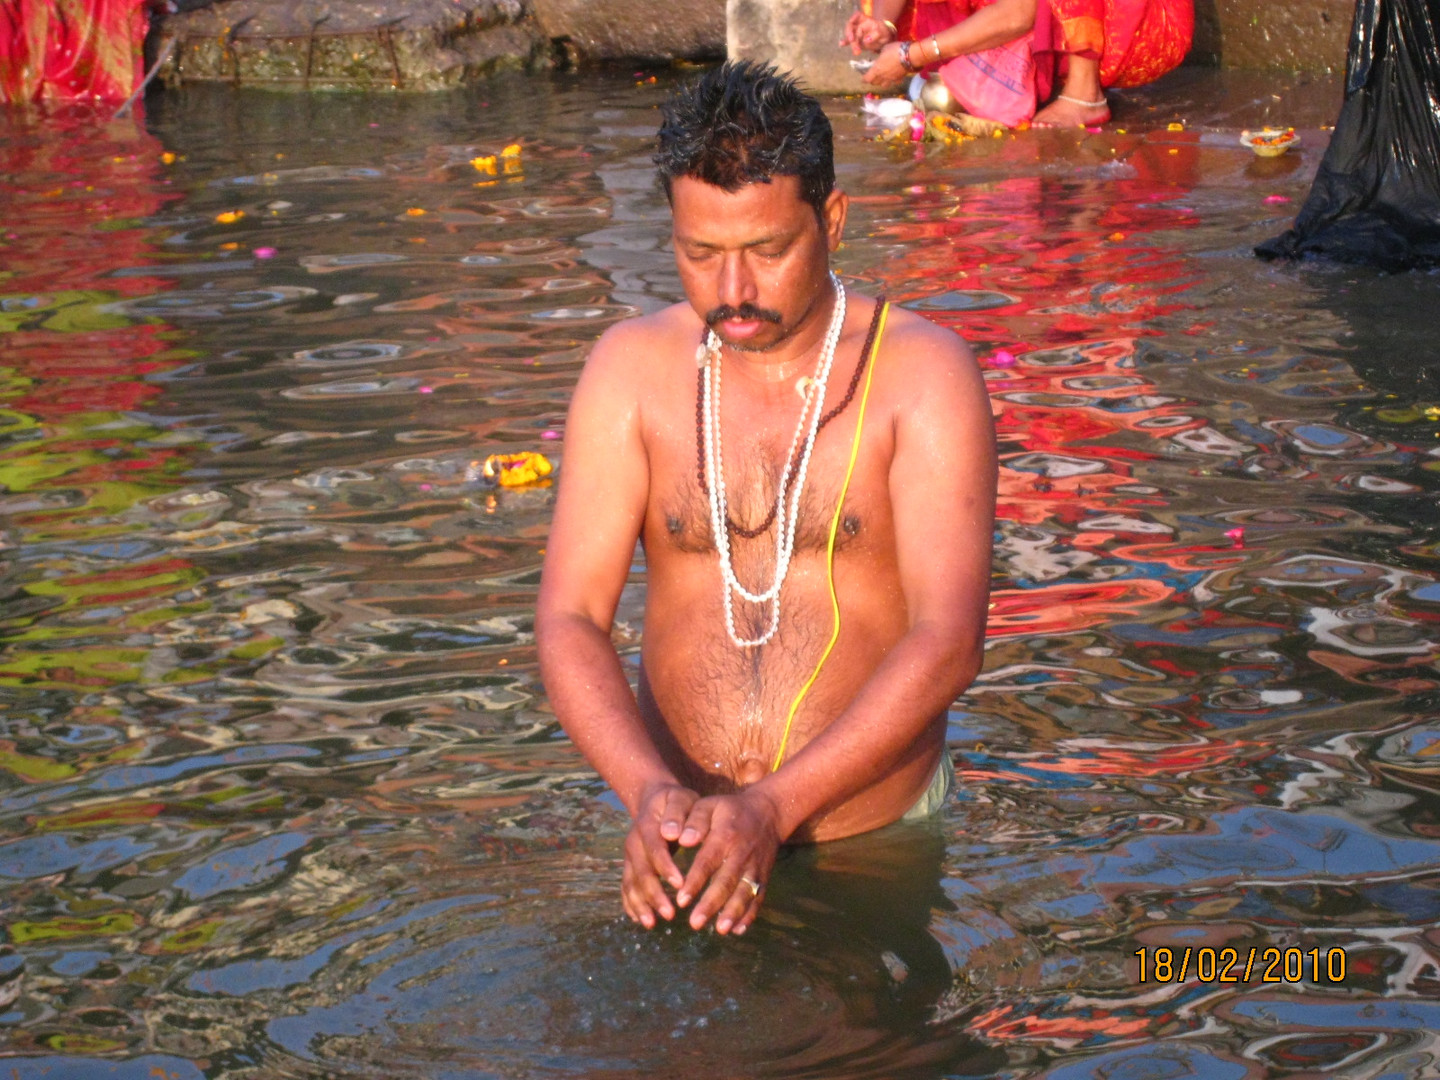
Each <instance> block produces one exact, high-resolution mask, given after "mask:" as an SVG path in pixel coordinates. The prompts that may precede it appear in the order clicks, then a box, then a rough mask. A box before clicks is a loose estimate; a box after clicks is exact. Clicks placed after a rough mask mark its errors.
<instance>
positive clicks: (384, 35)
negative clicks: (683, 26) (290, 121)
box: [152, 0, 548, 90]
mask: <svg viewBox="0 0 1440 1080" xmlns="http://www.w3.org/2000/svg"><path fill="white" fill-rule="evenodd" d="M154 36H155V37H157V38H158V39H160V40H161V41H163V40H166V39H169V40H172V41H173V42H174V48H173V50H172V52H171V54H170V57H169V59H168V61H167V62H166V63H165V65H164V66H163V67H162V68H161V71H160V74H161V78H162V79H163V80H164V81H165V83H166V85H169V86H176V85H179V84H181V83H185V82H228V83H232V84H235V85H239V86H265V87H269V88H274V89H296V90H318V89H353V90H379V89H396V90H433V89H440V88H443V87H448V86H455V85H457V84H459V83H461V82H464V81H467V80H469V79H472V78H475V77H477V76H480V75H484V74H487V73H488V72H490V71H493V70H495V69H497V68H506V67H512V68H513V67H530V66H534V65H536V64H541V63H544V62H546V61H547V60H548V45H547V43H546V41H545V39H544V38H543V37H542V35H541V34H540V31H539V29H538V27H537V26H536V25H535V23H534V21H533V20H532V19H531V18H530V16H529V13H528V11H527V9H526V8H525V7H524V5H523V4H522V2H521V0H460V2H456V0H365V2H360V3H350V2H345V0H301V2H299V3H295V2H293V0H228V2H227V3H223V4H215V5H212V6H210V7H206V8H201V9H198V10H195V11H189V12H183V13H180V14H177V15H171V16H168V17H167V18H166V19H165V20H164V21H163V23H161V25H160V26H159V27H158V28H157V30H156V33H155V35H154ZM159 47H161V46H160V45H159V44H158V43H152V50H153V49H157V48H159Z"/></svg>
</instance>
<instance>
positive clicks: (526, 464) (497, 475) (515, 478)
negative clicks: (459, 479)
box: [481, 450, 555, 487]
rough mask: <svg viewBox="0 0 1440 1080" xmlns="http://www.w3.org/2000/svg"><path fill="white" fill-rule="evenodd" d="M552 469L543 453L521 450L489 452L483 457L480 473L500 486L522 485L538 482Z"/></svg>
mask: <svg viewBox="0 0 1440 1080" xmlns="http://www.w3.org/2000/svg"><path fill="white" fill-rule="evenodd" d="M554 470H555V467H554V466H553V465H551V464H550V460H549V458H547V457H546V456H545V455H544V454H537V453H535V452H534V451H532V450H522V451H520V453H518V454H491V455H490V456H489V457H487V458H486V459H485V465H484V467H483V468H482V469H481V475H483V476H484V477H485V478H486V479H487V480H493V481H495V482H496V483H497V484H499V485H500V486H501V487H524V486H525V485H526V484H537V483H539V482H540V481H541V480H544V479H545V478H546V477H547V476H549V475H550V474H551V473H552V472H553V471H554Z"/></svg>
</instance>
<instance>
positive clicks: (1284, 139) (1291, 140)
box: [1240, 127, 1300, 157]
mask: <svg viewBox="0 0 1440 1080" xmlns="http://www.w3.org/2000/svg"><path fill="white" fill-rule="evenodd" d="M1240 144H1241V145H1242V146H1248V147H1249V148H1250V149H1251V150H1253V151H1255V153H1256V154H1258V155H1259V156H1260V157H1279V156H1280V155H1281V154H1283V153H1285V151H1286V150H1289V149H1290V148H1291V147H1292V146H1298V145H1300V136H1299V135H1297V134H1295V129H1294V128H1268V127H1267V128H1261V129H1260V130H1259V131H1242V132H1241V133H1240Z"/></svg>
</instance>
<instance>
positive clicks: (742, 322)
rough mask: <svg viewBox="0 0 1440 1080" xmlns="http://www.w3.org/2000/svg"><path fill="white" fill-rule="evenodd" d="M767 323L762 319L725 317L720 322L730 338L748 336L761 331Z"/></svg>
mask: <svg viewBox="0 0 1440 1080" xmlns="http://www.w3.org/2000/svg"><path fill="white" fill-rule="evenodd" d="M764 325H765V323H764V321H763V320H761V319H725V320H723V321H722V322H721V323H720V326H721V329H723V330H724V331H725V336H726V337H728V338H747V337H752V336H754V335H755V334H757V333H759V331H760V328H761V327H762V326H764Z"/></svg>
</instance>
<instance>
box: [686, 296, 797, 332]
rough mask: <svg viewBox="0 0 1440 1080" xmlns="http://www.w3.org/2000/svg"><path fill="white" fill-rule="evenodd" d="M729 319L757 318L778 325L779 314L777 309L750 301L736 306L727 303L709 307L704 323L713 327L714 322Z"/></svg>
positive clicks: (747, 319) (746, 319) (744, 319)
mask: <svg viewBox="0 0 1440 1080" xmlns="http://www.w3.org/2000/svg"><path fill="white" fill-rule="evenodd" d="M730 319H740V320H742V321H747V322H748V321H749V320H752V319H758V320H760V321H761V322H768V323H774V324H775V325H777V326H778V325H780V321H781V315H780V313H779V312H778V311H771V310H769V309H768V308H762V307H756V306H755V305H754V304H752V303H750V301H748V300H747V301H745V303H743V304H741V305H740V306H739V307H738V308H737V307H731V306H730V305H729V304H721V305H720V306H719V307H716V308H711V309H710V310H709V311H707V312H706V313H705V325H706V326H710V327H713V326H714V325H715V324H716V323H722V322H726V321H728V320H730Z"/></svg>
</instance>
